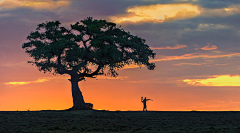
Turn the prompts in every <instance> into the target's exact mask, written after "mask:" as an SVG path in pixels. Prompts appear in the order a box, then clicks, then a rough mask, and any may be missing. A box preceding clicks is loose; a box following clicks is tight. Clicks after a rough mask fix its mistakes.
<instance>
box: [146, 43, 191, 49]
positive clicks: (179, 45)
mask: <svg viewBox="0 0 240 133" xmlns="http://www.w3.org/2000/svg"><path fill="white" fill-rule="evenodd" d="M185 47H188V46H187V45H181V44H177V45H176V46H173V47H170V46H166V47H150V49H181V48H185Z"/></svg>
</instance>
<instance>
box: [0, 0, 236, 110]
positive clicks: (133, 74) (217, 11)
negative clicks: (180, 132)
mask: <svg viewBox="0 0 240 133" xmlns="http://www.w3.org/2000/svg"><path fill="white" fill-rule="evenodd" d="M87 17H93V19H104V20H107V21H109V22H114V23H116V24H117V26H121V27H122V28H123V29H124V30H125V31H129V32H130V34H132V35H137V36H138V37H141V38H143V39H145V40H146V44H147V45H149V47H150V48H151V49H152V50H153V51H154V52H155V53H156V57H155V58H154V59H150V62H154V63H155V64H156V68H155V69H154V70H153V71H150V70H147V68H146V67H144V66H143V67H141V68H139V67H136V66H126V67H124V68H123V69H122V70H119V71H118V73H119V76H118V77H117V78H112V77H109V76H98V77H97V78H96V79H86V81H81V82H79V88H80V90H81V91H82V93H83V97H84V100H85V102H89V103H92V104H93V108H94V109H101V110H102V109H105V110H110V111H115V110H121V111H127V110H133V111H136V110H142V108H143V104H142V102H141V97H147V98H150V99H152V100H153V101H148V102H147V108H148V110H154V111H191V110H199V111H230V110H235V111H237V110H240V45H239V42H240V24H239V22H240V1H239V0H231V1H226V0H211V1H210V0H0V111H16V110H19V111H20V110H22V111H27V110H48V109H51V110H61V109H67V108H70V107H72V105H73V102H72V94H71V83H70V82H69V80H68V79H69V78H70V76H69V75H56V76H55V75H52V74H49V73H43V72H40V71H39V70H38V69H37V67H36V66H32V65H31V64H29V63H27V61H31V60H32V58H31V57H29V55H28V54H27V53H25V50H24V49H22V44H23V43H25V42H27V40H26V37H27V36H28V35H29V34H30V33H31V32H32V31H36V28H37V25H38V24H40V23H45V22H47V21H48V22H49V21H57V20H58V21H60V23H61V26H64V27H66V28H70V24H75V23H76V22H79V21H81V20H83V19H85V18H87Z"/></svg>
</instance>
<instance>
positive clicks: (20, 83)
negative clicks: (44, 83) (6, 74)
mask: <svg viewBox="0 0 240 133" xmlns="http://www.w3.org/2000/svg"><path fill="white" fill-rule="evenodd" d="M30 83H31V82H7V83H5V84H6V85H8V84H9V85H24V84H30Z"/></svg>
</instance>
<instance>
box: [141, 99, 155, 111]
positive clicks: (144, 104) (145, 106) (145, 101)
mask: <svg viewBox="0 0 240 133" xmlns="http://www.w3.org/2000/svg"><path fill="white" fill-rule="evenodd" d="M148 100H151V99H147V97H145V98H144V99H143V97H141V102H142V103H143V111H147V101H148ZM151 101H153V100H151Z"/></svg>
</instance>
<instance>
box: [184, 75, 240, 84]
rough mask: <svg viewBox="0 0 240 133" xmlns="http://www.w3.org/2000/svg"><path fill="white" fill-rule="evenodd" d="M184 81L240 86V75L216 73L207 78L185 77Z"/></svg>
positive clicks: (188, 82)
mask: <svg viewBox="0 0 240 133" xmlns="http://www.w3.org/2000/svg"><path fill="white" fill-rule="evenodd" d="M183 82H185V83H187V84H189V85H194V86H240V76H231V75H220V76H217V75H216V76H213V77H210V78H207V79H184V80H183Z"/></svg>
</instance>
